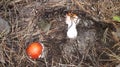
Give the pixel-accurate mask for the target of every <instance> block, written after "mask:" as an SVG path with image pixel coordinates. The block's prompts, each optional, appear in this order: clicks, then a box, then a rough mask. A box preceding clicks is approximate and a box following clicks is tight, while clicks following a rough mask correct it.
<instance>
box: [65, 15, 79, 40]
mask: <svg viewBox="0 0 120 67" xmlns="http://www.w3.org/2000/svg"><path fill="white" fill-rule="evenodd" d="M78 23H79V18H78V16H76V15H75V14H67V15H66V24H68V31H67V37H68V38H72V39H75V38H76V37H77V34H78V33H77V29H76V25H77V24H78Z"/></svg>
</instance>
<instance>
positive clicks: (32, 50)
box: [26, 42, 44, 59]
mask: <svg viewBox="0 0 120 67" xmlns="http://www.w3.org/2000/svg"><path fill="white" fill-rule="evenodd" d="M43 49H44V46H43V45H42V44H40V43H39V42H33V43H31V44H29V45H28V47H27V48H26V53H27V55H28V56H29V57H30V58H32V59H38V58H40V57H41V54H42V52H43Z"/></svg>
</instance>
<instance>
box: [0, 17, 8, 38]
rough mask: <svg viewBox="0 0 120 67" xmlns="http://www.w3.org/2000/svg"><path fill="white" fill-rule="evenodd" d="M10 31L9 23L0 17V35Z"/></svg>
mask: <svg viewBox="0 0 120 67" xmlns="http://www.w3.org/2000/svg"><path fill="white" fill-rule="evenodd" d="M9 32H10V25H9V24H8V22H7V21H5V20H4V19H2V18H1V17H0V37H2V36H4V35H6V34H8V33H9Z"/></svg>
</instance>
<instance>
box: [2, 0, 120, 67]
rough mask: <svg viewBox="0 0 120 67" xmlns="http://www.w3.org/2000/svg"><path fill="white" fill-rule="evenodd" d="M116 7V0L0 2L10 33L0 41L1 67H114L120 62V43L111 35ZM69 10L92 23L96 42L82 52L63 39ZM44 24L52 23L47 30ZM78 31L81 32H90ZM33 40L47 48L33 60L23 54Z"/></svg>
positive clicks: (24, 0)
mask: <svg viewBox="0 0 120 67" xmlns="http://www.w3.org/2000/svg"><path fill="white" fill-rule="evenodd" d="M53 1H54V0H53ZM119 6H120V1H119V0H118V1H114V0H71V1H69V2H68V1H67V2H66V0H63V1H61V0H60V1H59V2H52V0H50V1H49V0H48V1H41V0H36V1H34V0H1V1H0V16H1V17H2V18H4V19H5V20H6V21H8V22H9V24H10V26H11V32H10V33H9V34H8V35H6V36H3V37H1V38H0V67H89V66H93V67H115V66H116V65H118V64H119V63H120V43H119V40H118V39H117V41H116V40H115V38H114V35H112V32H115V29H113V28H118V27H116V25H119V23H117V24H116V22H113V20H112V17H113V16H114V15H120V7H119ZM68 11H71V12H73V13H74V12H75V13H77V14H78V15H80V17H83V21H85V22H87V21H86V20H88V21H90V20H91V21H92V22H94V23H95V26H94V27H93V29H95V30H96V31H95V32H94V31H92V32H94V33H95V36H94V37H95V40H93V41H91V42H92V43H91V42H90V43H89V44H90V45H89V46H87V49H85V50H84V51H80V50H79V49H80V48H81V47H79V43H77V42H76V41H75V43H73V42H74V41H72V42H71V41H69V39H67V37H66V25H65V19H64V18H65V13H66V12H68ZM41 21H42V22H41ZM44 22H46V23H48V24H51V26H50V28H48V27H47V28H46V27H41V25H42V26H43V25H45V26H46V24H44ZM38 24H41V25H38ZM48 26H49V25H48ZM42 28H43V29H42ZM44 28H45V29H47V30H46V31H44ZM78 28H79V29H80V33H81V32H86V31H87V30H89V29H92V28H91V27H90V28H89V27H85V29H84V27H81V26H78ZM81 30H82V31H81ZM88 33H89V32H88ZM91 35H92V34H91ZM83 36H86V35H83ZM115 37H116V38H117V36H115ZM78 38H79V37H78ZM83 38H84V37H83ZM79 39H80V38H79ZM93 39H94V38H93ZM82 40H83V41H85V39H82ZM35 41H38V42H42V43H43V44H44V45H45V47H46V48H47V54H46V56H45V57H44V58H40V59H37V60H32V59H30V58H29V57H28V56H27V55H26V52H25V49H26V47H27V46H28V44H29V43H31V42H35ZM80 41H81V40H80ZM86 43H87V41H85V44H86Z"/></svg>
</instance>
